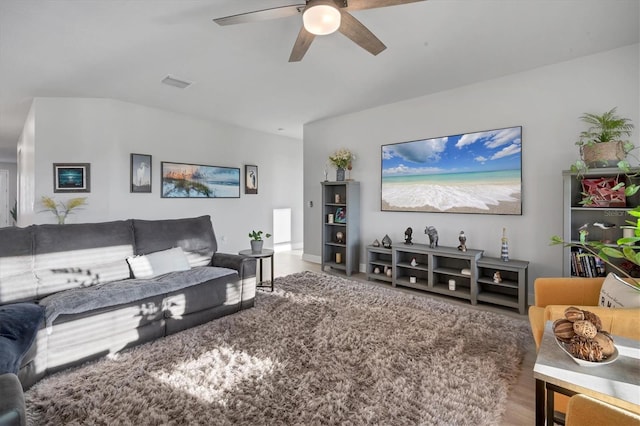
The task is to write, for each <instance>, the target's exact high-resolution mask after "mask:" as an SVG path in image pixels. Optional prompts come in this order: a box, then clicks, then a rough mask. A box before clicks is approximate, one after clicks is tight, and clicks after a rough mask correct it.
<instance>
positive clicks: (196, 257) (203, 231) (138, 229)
mask: <svg viewBox="0 0 640 426" xmlns="http://www.w3.org/2000/svg"><path fill="white" fill-rule="evenodd" d="M133 229H134V231H135V241H136V253H135V254H148V253H153V252H156V251H160V250H166V249H169V248H172V247H182V249H183V250H184V252H185V254H186V255H187V259H188V260H189V264H190V265H191V266H192V267H195V266H206V265H210V264H211V257H212V256H213V254H214V253H215V252H216V250H217V249H218V245H217V243H216V237H215V234H214V232H213V226H212V225H211V217H210V216H209V215H206V216H200V217H195V218H187V219H168V220H139V219H134V220H133Z"/></svg>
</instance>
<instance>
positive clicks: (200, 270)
mask: <svg viewBox="0 0 640 426" xmlns="http://www.w3.org/2000/svg"><path fill="white" fill-rule="evenodd" d="M226 275H236V277H235V278H233V279H237V273H236V271H234V270H230V269H227V268H218V267H215V266H200V267H196V268H193V269H190V270H188V271H178V272H169V273H168V274H164V275H160V276H158V277H155V278H150V279H135V278H134V279H128V280H123V281H114V282H110V283H104V284H98V285H95V286H92V287H82V288H72V289H69V290H65V291H61V292H59V293H54V294H52V295H49V296H47V297H45V298H44V299H42V300H41V301H40V305H41V306H44V308H45V321H46V325H47V331H48V332H49V333H51V327H52V325H53V321H55V319H56V318H57V317H58V316H59V315H62V314H79V313H83V312H88V311H92V310H94V309H100V308H105V307H108V306H116V305H122V304H124V303H129V302H133V301H136V300H143V299H145V298H147V297H152V296H157V295H160V294H167V293H171V292H172V291H176V290H180V289H183V288H187V287H191V286H194V285H198V284H201V283H204V282H206V281H210V280H214V279H216V278H219V277H223V276H226Z"/></svg>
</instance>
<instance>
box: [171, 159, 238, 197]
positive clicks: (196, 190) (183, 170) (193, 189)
mask: <svg viewBox="0 0 640 426" xmlns="http://www.w3.org/2000/svg"><path fill="white" fill-rule="evenodd" d="M160 168H161V173H160V174H161V179H162V181H161V185H160V187H161V193H160V196H161V197H162V198H240V169H239V168H237V167H218V166H205V165H202V164H186V163H170V162H167V161H163V162H161V164H160Z"/></svg>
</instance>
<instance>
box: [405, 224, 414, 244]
mask: <svg viewBox="0 0 640 426" xmlns="http://www.w3.org/2000/svg"><path fill="white" fill-rule="evenodd" d="M412 235H413V229H411V227H409V228H407V230H406V231H404V243H405V244H407V245H411V244H413V243H412V242H411V236H412Z"/></svg>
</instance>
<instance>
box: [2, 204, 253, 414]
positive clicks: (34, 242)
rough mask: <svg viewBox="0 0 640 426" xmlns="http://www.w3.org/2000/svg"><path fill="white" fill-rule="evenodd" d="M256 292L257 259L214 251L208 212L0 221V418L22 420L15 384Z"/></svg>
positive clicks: (206, 317) (206, 315) (221, 310)
mask: <svg viewBox="0 0 640 426" xmlns="http://www.w3.org/2000/svg"><path fill="white" fill-rule="evenodd" d="M255 291H256V282H255V260H254V259H250V258H246V257H242V256H238V255H235V254H226V253H218V252H217V243H216V238H215V234H214V231H213V227H212V224H211V218H210V217H209V216H202V217H198V218H188V219H176V220H136V219H130V220H123V221H114V222H103V223H85V224H69V225H32V226H29V227H26V228H16V227H12V228H1V229H0V399H1V400H2V402H0V424H2V423H3V422H6V423H12V422H13V421H15V422H16V423H17V424H20V423H21V422H22V421H24V419H21V418H20V417H21V416H23V413H21V412H20V411H21V410H20V407H18V409H16V404H18V405H19V404H20V403H21V402H20V398H21V395H16V394H15V392H16V389H15V388H16V386H17V384H20V385H21V386H22V388H24V389H27V388H29V387H30V386H32V385H33V384H34V383H35V382H36V381H38V380H39V379H41V378H42V377H44V376H45V375H48V374H51V373H53V372H56V371H59V370H62V369H64V368H68V367H70V366H73V365H77V364H80V363H83V362H85V361H87V360H90V359H94V358H98V357H101V356H104V355H106V354H109V353H114V352H117V351H120V350H122V349H124V348H127V347H131V346H134V345H138V344H140V343H143V342H146V341H150V340H153V339H157V338H159V337H162V336H166V335H169V334H172V333H175V332H178V331H180V330H184V329H187V328H189V327H193V326H195V325H198V324H202V323H205V322H207V321H210V320H212V319H214V318H218V317H221V316H224V315H228V314H231V313H234V312H238V311H239V310H241V309H245V308H249V307H251V306H253V304H254V298H255ZM29 323H31V324H34V326H32V330H31V331H32V335H28V332H27V331H26V330H25V327H27V324H29ZM35 325H37V326H35ZM14 375H15V376H17V378H18V379H19V381H18V380H15V377H14ZM19 392H20V393H21V392H22V389H19ZM14 400H15V402H12V401H14ZM5 404H7V405H9V406H8V407H4V406H3V405H5ZM12 419H13V420H12Z"/></svg>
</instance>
